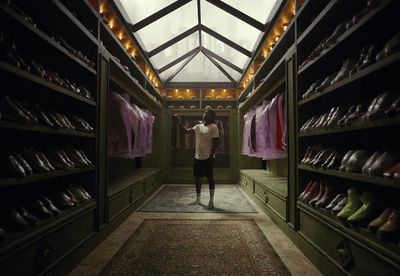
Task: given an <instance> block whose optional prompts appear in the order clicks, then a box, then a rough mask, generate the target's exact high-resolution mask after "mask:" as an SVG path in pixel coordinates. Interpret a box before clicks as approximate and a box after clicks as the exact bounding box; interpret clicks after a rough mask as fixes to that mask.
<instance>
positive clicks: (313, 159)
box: [300, 146, 400, 179]
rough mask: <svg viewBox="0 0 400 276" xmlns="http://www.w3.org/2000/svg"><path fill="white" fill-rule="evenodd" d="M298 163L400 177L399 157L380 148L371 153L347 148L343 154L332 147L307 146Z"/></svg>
mask: <svg viewBox="0 0 400 276" xmlns="http://www.w3.org/2000/svg"><path fill="white" fill-rule="evenodd" d="M300 163H301V164H303V165H309V166H312V167H318V168H323V169H331V170H340V171H346V172H352V173H363V174H367V175H373V176H384V177H393V178H396V179H400V162H399V158H398V157H397V156H396V155H394V154H392V153H390V152H388V151H382V150H375V151H374V152H373V153H371V152H369V151H365V150H348V151H347V152H346V153H345V154H344V155H343V154H342V153H341V152H340V151H336V150H334V149H329V148H327V149H323V148H322V149H321V148H320V147H319V146H315V147H308V148H307V150H306V153H305V155H304V157H303V158H302V160H301V161H300Z"/></svg>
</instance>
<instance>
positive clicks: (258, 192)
mask: <svg viewBox="0 0 400 276" xmlns="http://www.w3.org/2000/svg"><path fill="white" fill-rule="evenodd" d="M254 195H255V196H256V197H257V198H258V199H259V200H261V201H262V202H263V203H266V199H267V189H266V188H265V187H264V186H263V185H260V184H259V183H257V182H255V183H254Z"/></svg>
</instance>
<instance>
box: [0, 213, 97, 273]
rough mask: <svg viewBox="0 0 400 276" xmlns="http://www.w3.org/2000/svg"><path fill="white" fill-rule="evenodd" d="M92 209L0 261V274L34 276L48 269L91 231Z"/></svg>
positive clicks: (92, 226) (92, 222)
mask: <svg viewBox="0 0 400 276" xmlns="http://www.w3.org/2000/svg"><path fill="white" fill-rule="evenodd" d="M94 232H95V231H94V208H92V209H90V210H87V211H86V212H85V213H83V214H81V215H79V216H78V217H76V218H73V219H71V220H69V221H67V222H65V223H64V224H63V225H61V226H59V227H58V228H56V229H55V230H54V231H52V232H50V233H48V234H46V235H44V236H42V237H41V238H39V239H37V240H35V241H33V242H32V243H29V244H28V245H27V246H25V247H23V248H20V249H18V251H16V252H15V253H12V254H11V255H8V256H6V257H5V258H4V259H2V260H1V261H0V267H1V275H2V276H8V275H10V276H11V275H12V276H15V275H36V274H40V273H43V272H45V271H47V270H48V269H50V268H51V267H52V266H53V265H54V264H56V263H57V262H58V261H60V260H61V259H62V258H63V257H65V255H67V254H68V253H70V252H71V251H72V250H74V249H75V248H77V247H79V246H80V244H81V243H82V242H83V241H85V240H86V239H88V238H89V237H90V236H91V235H92V234H94Z"/></svg>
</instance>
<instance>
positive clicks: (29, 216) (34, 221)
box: [16, 206, 39, 226]
mask: <svg viewBox="0 0 400 276" xmlns="http://www.w3.org/2000/svg"><path fill="white" fill-rule="evenodd" d="M16 210H17V212H18V213H19V214H21V216H22V217H24V218H25V219H26V221H27V222H28V224H29V225H31V226H35V225H36V224H37V223H38V221H39V219H38V218H37V217H36V216H34V215H32V214H31V213H29V212H28V210H26V209H25V208H24V207H23V206H18V207H17V208H16Z"/></svg>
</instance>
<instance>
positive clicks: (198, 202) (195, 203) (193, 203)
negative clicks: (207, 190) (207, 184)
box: [188, 199, 201, 205]
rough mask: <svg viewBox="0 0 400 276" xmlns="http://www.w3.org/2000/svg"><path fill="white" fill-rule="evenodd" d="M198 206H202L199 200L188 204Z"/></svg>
mask: <svg viewBox="0 0 400 276" xmlns="http://www.w3.org/2000/svg"><path fill="white" fill-rule="evenodd" d="M197 204H201V201H200V200H199V199H196V200H195V201H192V202H190V203H188V205H197Z"/></svg>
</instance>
